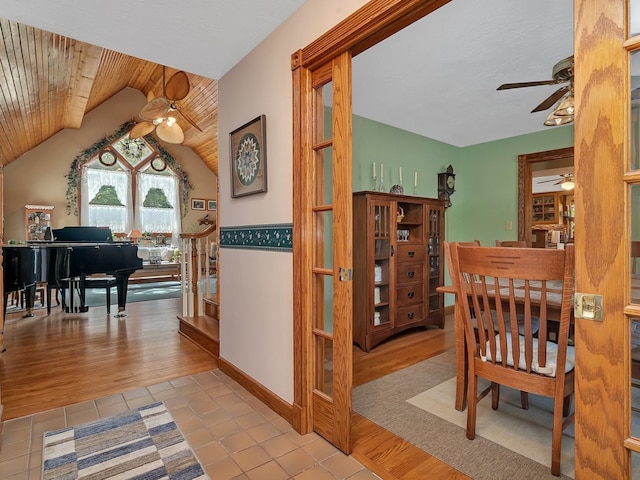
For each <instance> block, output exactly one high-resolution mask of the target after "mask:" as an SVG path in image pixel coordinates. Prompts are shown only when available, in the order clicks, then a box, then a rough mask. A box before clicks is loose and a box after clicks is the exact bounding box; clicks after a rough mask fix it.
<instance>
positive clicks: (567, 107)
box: [553, 95, 576, 117]
mask: <svg viewBox="0 0 640 480" xmlns="http://www.w3.org/2000/svg"><path fill="white" fill-rule="evenodd" d="M575 111H576V103H575V99H574V98H573V95H569V96H568V97H567V98H565V99H564V100H563V101H562V102H560V105H558V108H556V109H555V110H554V111H553V114H554V115H556V116H558V117H566V116H571V117H573V114H574V113H575Z"/></svg>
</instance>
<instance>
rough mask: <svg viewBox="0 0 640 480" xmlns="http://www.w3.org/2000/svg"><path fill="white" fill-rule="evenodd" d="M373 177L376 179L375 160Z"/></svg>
mask: <svg viewBox="0 0 640 480" xmlns="http://www.w3.org/2000/svg"><path fill="white" fill-rule="evenodd" d="M373 179H374V180H375V179H376V162H373Z"/></svg>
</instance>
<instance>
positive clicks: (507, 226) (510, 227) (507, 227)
mask: <svg viewBox="0 0 640 480" xmlns="http://www.w3.org/2000/svg"><path fill="white" fill-rule="evenodd" d="M504 229H505V230H507V231H508V232H509V231H511V230H513V222H512V221H511V220H507V221H506V222H504Z"/></svg>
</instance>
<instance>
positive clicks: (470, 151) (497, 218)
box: [447, 125, 573, 245]
mask: <svg viewBox="0 0 640 480" xmlns="http://www.w3.org/2000/svg"><path fill="white" fill-rule="evenodd" d="M572 145H573V125H568V126H565V127H556V128H549V129H548V130H543V131H541V132H537V133H531V134H528V135H520V136H517V137H511V138H506V139H504V140H496V141H494V142H487V143H482V144H478V145H473V146H470V147H465V148H461V149H460V168H459V170H458V171H457V172H456V173H457V174H458V175H457V176H456V189H457V192H456V194H455V197H456V202H455V203H456V204H457V205H458V206H460V210H459V212H457V213H459V216H458V217H457V218H448V219H447V220H448V221H449V222H450V223H451V225H450V226H451V228H450V230H449V233H450V234H451V235H450V238H449V240H452V241H455V240H461V241H465V240H476V239H477V240H480V243H481V244H482V245H493V243H494V242H495V240H496V239H501V240H516V239H517V237H518V226H517V225H518V155H521V154H524V153H535V152H541V151H545V150H554V149H556V148H565V147H570V146H572ZM507 221H511V222H512V223H513V230H511V231H506V230H505V222H507Z"/></svg>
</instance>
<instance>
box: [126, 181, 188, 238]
mask: <svg viewBox="0 0 640 480" xmlns="http://www.w3.org/2000/svg"><path fill="white" fill-rule="evenodd" d="M137 178H138V185H137V189H136V191H137V198H136V202H137V205H136V210H137V212H138V215H137V219H136V228H138V230H140V231H141V232H165V233H166V232H171V244H172V245H174V246H177V245H178V244H179V240H180V233H181V228H180V227H181V220H180V195H179V193H180V189H179V185H178V178H177V177H176V176H175V175H156V174H150V173H144V172H141V173H139V174H138V175H137ZM152 188H156V189H159V190H162V191H163V192H164V196H165V197H166V200H167V201H168V203H169V204H170V205H171V208H159V207H145V206H144V201H145V199H146V198H147V195H148V193H149V190H150V189H152Z"/></svg>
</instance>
